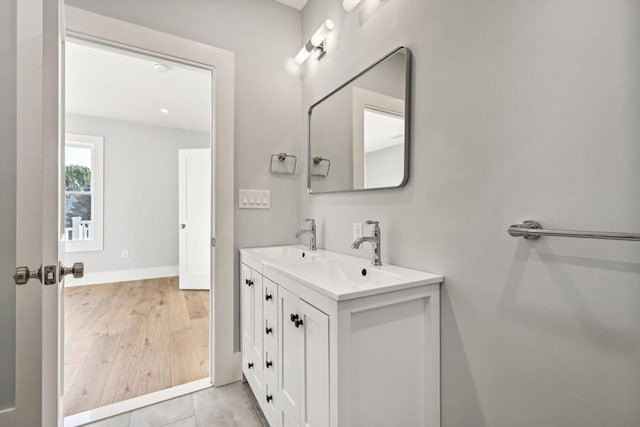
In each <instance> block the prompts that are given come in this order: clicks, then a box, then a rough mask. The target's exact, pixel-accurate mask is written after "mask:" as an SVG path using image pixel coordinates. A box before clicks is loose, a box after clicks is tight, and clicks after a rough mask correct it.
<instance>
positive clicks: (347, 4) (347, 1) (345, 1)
mask: <svg viewBox="0 0 640 427" xmlns="http://www.w3.org/2000/svg"><path fill="white" fill-rule="evenodd" d="M361 2H362V0H342V7H343V9H344V10H345V11H346V12H347V13H349V12H351V11H352V10H353V9H355V8H356V7H358V5H359V4H360V3H361Z"/></svg>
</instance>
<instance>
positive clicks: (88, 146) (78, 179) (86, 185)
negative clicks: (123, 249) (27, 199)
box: [64, 134, 104, 252]
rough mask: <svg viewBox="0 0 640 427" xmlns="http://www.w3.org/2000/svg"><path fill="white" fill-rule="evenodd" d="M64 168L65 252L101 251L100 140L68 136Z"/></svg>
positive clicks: (101, 139)
mask: <svg viewBox="0 0 640 427" xmlns="http://www.w3.org/2000/svg"><path fill="white" fill-rule="evenodd" d="M64 165H65V180H64V187H65V192H64V214H65V218H64V221H65V224H64V226H65V234H66V245H65V250H66V252H84V251H101V250H102V248H103V247H102V235H103V221H102V216H103V215H102V213H103V212H102V205H103V198H104V195H103V182H102V181H103V175H102V170H103V138H102V137H100V136H89V135H72V134H67V140H66V144H65V160H64Z"/></svg>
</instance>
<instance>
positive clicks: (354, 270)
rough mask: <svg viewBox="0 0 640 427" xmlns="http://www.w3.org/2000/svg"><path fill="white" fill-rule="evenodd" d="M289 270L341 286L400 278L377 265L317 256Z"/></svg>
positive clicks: (383, 281) (389, 281) (382, 282)
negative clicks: (312, 260) (310, 261)
mask: <svg viewBox="0 0 640 427" xmlns="http://www.w3.org/2000/svg"><path fill="white" fill-rule="evenodd" d="M291 271H292V273H294V274H296V273H297V274H298V275H299V276H305V277H310V278H311V277H313V278H314V280H317V281H322V282H326V283H333V284H341V285H342V286H352V285H355V286H357V285H360V284H376V283H377V284H384V283H391V282H394V281H397V280H398V279H401V278H402V276H400V275H398V274H394V273H391V272H389V271H385V270H383V269H381V268H379V267H372V266H367V265H362V264H357V263H353V262H348V261H342V260H337V259H330V258H317V259H315V260H314V262H312V263H308V264H305V265H304V266H303V267H300V268H298V269H296V267H295V266H292V267H291Z"/></svg>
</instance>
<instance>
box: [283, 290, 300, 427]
mask: <svg viewBox="0 0 640 427" xmlns="http://www.w3.org/2000/svg"><path fill="white" fill-rule="evenodd" d="M296 316H298V317H296ZM299 318H300V299H299V298H298V297H297V296H295V295H294V294H292V293H291V292H289V291H287V290H286V289H284V288H282V287H280V289H278V330H279V332H280V334H279V337H278V355H279V356H280V357H279V359H280V363H279V366H278V380H279V381H278V385H279V390H278V395H279V399H278V400H279V404H280V411H282V412H284V413H283V414H282V416H281V417H280V418H281V419H288V420H289V423H288V424H292V422H291V421H294V422H295V423H296V424H298V423H299V422H300V417H301V413H302V410H301V407H302V405H301V401H302V390H301V386H302V381H303V361H302V357H303V347H302V346H303V340H304V328H301V325H300V324H299V323H296V320H297V319H299ZM296 325H298V326H297V327H296Z"/></svg>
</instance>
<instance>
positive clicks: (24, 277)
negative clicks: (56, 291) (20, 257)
mask: <svg viewBox="0 0 640 427" xmlns="http://www.w3.org/2000/svg"><path fill="white" fill-rule="evenodd" d="M30 279H38V280H39V281H40V283H43V284H45V285H55V284H56V283H58V282H57V277H56V266H55V265H45V266H44V267H43V266H40V267H38V268H36V269H34V270H31V269H29V267H26V266H20V267H17V268H16V272H15V274H14V275H13V280H14V281H15V282H16V285H25V284H26V283H27V282H28V281H29V280H30Z"/></svg>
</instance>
